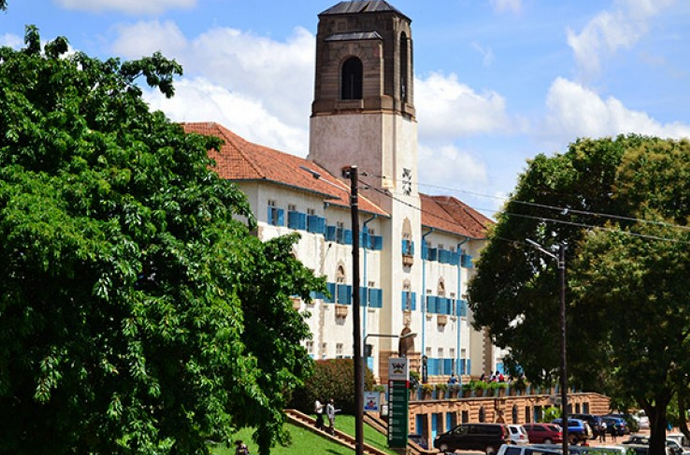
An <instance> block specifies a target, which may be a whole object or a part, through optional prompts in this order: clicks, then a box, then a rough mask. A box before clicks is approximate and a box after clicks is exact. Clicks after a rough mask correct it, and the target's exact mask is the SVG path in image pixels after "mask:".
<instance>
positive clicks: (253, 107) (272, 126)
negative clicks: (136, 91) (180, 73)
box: [144, 78, 309, 156]
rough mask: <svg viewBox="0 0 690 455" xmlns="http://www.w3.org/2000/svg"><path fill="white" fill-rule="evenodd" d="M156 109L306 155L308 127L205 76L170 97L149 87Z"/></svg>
mask: <svg viewBox="0 0 690 455" xmlns="http://www.w3.org/2000/svg"><path fill="white" fill-rule="evenodd" d="M144 97H145V99H146V100H147V102H148V103H149V105H150V106H151V108H152V109H154V110H160V111H163V112H165V114H166V115H167V116H168V117H169V118H170V119H171V120H173V121H176V122H208V121H213V122H217V123H219V124H221V125H223V126H225V127H226V128H229V129H230V130H232V131H233V132H234V133H236V134H238V135H239V136H241V137H243V138H244V139H246V140H248V141H251V142H256V143H258V144H261V145H264V146H267V147H271V148H275V149H277V150H281V151H285V152H289V153H292V154H295V155H301V156H306V154H307V150H308V143H309V134H308V132H307V130H306V129H304V128H299V127H293V126H290V125H287V124H286V123H285V122H284V121H282V120H281V119H280V118H278V117H276V116H275V115H273V114H271V113H270V112H268V111H267V110H266V109H265V107H264V106H263V104H262V102H261V101H260V100H258V99H255V98H251V97H249V96H247V95H244V94H238V93H233V92H231V91H229V90H227V89H225V88H223V87H220V86H218V85H216V84H213V83H211V82H209V81H207V80H204V79H202V78H197V79H183V80H181V81H178V82H177V83H176V84H175V96H174V97H173V98H171V99H166V98H165V97H164V96H163V95H162V94H161V93H160V92H158V91H157V90H146V91H145V94H144Z"/></svg>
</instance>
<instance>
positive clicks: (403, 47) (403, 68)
mask: <svg viewBox="0 0 690 455" xmlns="http://www.w3.org/2000/svg"><path fill="white" fill-rule="evenodd" d="M408 59H409V51H408V38H407V35H406V34H405V32H403V33H401V34H400V99H401V100H403V101H407V97H408V92H409V88H408V87H407V84H408V77H409V76H408V72H409V69H408V68H409V66H408Z"/></svg>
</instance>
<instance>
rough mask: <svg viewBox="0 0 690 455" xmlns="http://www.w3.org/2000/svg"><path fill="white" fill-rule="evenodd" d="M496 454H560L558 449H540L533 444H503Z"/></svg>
mask: <svg viewBox="0 0 690 455" xmlns="http://www.w3.org/2000/svg"><path fill="white" fill-rule="evenodd" d="M496 455H561V452H559V451H558V450H550V449H542V448H540V447H533V446H529V445H526V446H516V445H514V444H510V445H508V444H503V445H502V446H501V448H500V449H498V453H497V454H496Z"/></svg>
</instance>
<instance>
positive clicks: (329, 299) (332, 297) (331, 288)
mask: <svg viewBox="0 0 690 455" xmlns="http://www.w3.org/2000/svg"><path fill="white" fill-rule="evenodd" d="M326 287H327V288H328V293H329V294H330V296H328V297H327V298H326V300H325V302H326V303H333V302H335V297H336V295H335V283H326Z"/></svg>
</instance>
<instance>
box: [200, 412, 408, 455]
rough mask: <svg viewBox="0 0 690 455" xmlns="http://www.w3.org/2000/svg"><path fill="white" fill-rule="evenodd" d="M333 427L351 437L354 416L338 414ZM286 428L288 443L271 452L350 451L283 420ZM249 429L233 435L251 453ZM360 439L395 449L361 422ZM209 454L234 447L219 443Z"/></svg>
mask: <svg viewBox="0 0 690 455" xmlns="http://www.w3.org/2000/svg"><path fill="white" fill-rule="evenodd" d="M335 427H336V428H337V429H338V430H340V431H343V432H345V433H347V434H350V435H352V436H353V437H354V435H355V418H354V416H346V415H338V417H336V419H335ZM287 428H288V429H289V430H290V434H291V435H292V444H291V445H290V446H288V447H282V446H276V447H273V448H272V449H271V455H304V454H328V455H352V449H348V448H347V447H345V446H341V445H340V444H336V443H335V442H331V440H329V439H327V438H324V437H321V436H318V435H316V434H314V433H312V432H311V431H308V430H305V429H303V428H302V427H298V426H295V425H292V424H287ZM252 431H253V430H251V429H245V430H242V431H240V432H239V433H237V434H236V435H235V437H234V438H233V441H234V440H235V439H242V440H243V441H244V442H245V444H247V446H249V451H250V452H251V453H252V455H254V454H257V453H259V450H258V447H257V446H256V444H254V442H253V441H252ZM364 442H365V443H366V444H369V445H371V446H374V447H376V448H377V449H380V450H383V451H384V452H386V453H389V454H391V455H395V452H393V451H391V450H389V449H388V441H387V439H386V435H385V434H381V433H379V432H378V431H376V430H374V429H373V428H371V427H370V426H368V425H366V424H365V425H364ZM212 453H213V455H234V453H235V447H234V446H233V447H231V448H229V449H228V448H225V447H221V446H217V447H213V448H212Z"/></svg>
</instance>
